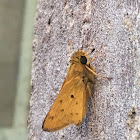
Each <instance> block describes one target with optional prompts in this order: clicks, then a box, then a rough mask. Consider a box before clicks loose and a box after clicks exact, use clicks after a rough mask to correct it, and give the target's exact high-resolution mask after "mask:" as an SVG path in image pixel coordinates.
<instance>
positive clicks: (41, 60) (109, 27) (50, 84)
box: [28, 0, 140, 140]
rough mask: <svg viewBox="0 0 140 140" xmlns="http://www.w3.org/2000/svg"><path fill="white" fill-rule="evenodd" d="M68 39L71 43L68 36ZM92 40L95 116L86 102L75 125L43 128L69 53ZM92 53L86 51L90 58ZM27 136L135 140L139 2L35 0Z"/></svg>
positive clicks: (139, 135) (139, 91) (139, 101)
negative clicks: (85, 109) (53, 129)
mask: <svg viewBox="0 0 140 140" xmlns="http://www.w3.org/2000/svg"><path fill="white" fill-rule="evenodd" d="M69 39H71V40H72V47H70V46H69V45H68V40H69ZM91 42H93V44H94V47H95V49H96V51H97V50H98V49H99V47H100V46H101V44H103V48H102V50H101V53H100V54H99V56H98V58H97V59H96V60H95V61H94V62H93V66H94V67H95V69H96V72H97V73H100V74H102V75H107V76H110V77H112V78H113V79H112V80H106V79H102V78H99V77H97V78H96V82H95V86H94V93H93V94H94V100H95V106H96V119H95V118H94V114H93V110H92V107H91V103H90V102H89V107H88V112H87V115H86V117H85V119H84V121H83V123H82V124H81V126H80V127H79V128H77V127H76V126H75V125H71V126H69V127H67V128H65V129H63V130H60V131H58V132H53V133H49V132H44V131H43V130H42V123H43V120H44V118H45V116H46V114H47V113H48V111H49V109H50V107H51V105H52V104H53V102H54V100H55V98H56V96H57V95H58V93H59V90H60V88H61V85H62V83H63V80H64V78H65V75H66V72H67V68H68V64H69V60H70V56H71V55H72V53H73V52H75V51H77V50H78V49H83V50H85V51H88V48H89V45H90V43H91ZM93 56H94V54H91V57H93ZM28 126H29V131H30V133H29V140H61V139H63V140H87V139H89V140H138V139H140V1H139V0H96V1H95V0H38V5H37V14H36V18H35V39H34V43H33V65H32V96H31V100H30V113H29V119H28Z"/></svg>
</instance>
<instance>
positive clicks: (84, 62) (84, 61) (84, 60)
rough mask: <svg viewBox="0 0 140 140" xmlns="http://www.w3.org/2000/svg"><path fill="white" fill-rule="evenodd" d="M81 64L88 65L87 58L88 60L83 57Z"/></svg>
mask: <svg viewBox="0 0 140 140" xmlns="http://www.w3.org/2000/svg"><path fill="white" fill-rule="evenodd" d="M80 62H81V63H82V64H86V63H87V58H86V57H85V56H81V58H80Z"/></svg>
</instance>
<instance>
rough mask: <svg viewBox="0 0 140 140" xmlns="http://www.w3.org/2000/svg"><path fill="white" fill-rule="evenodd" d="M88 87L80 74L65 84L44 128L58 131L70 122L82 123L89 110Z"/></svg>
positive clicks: (45, 121) (46, 119) (44, 123)
mask: <svg viewBox="0 0 140 140" xmlns="http://www.w3.org/2000/svg"><path fill="white" fill-rule="evenodd" d="M87 98H88V97H87V89H86V85H85V84H84V82H83V79H82V78H81V77H80V76H76V77H73V78H71V79H70V80H69V81H67V82H65V84H63V86H62V88H61V90H60V93H59V95H58V96H57V98H56V100H55V102H54V104H53V105H52V107H51V109H50V111H49V113H48V114H47V116H46V118H45V120H44V122H43V130H45V131H49V132H52V131H57V130H60V129H62V128H64V127H66V126H68V125H70V124H76V125H78V124H80V123H81V122H82V120H83V118H84V116H85V115H86V111H87Z"/></svg>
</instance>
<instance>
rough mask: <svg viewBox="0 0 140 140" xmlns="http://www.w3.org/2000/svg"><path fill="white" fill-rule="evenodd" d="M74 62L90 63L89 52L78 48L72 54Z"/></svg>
mask: <svg viewBox="0 0 140 140" xmlns="http://www.w3.org/2000/svg"><path fill="white" fill-rule="evenodd" d="M71 61H72V62H78V63H81V64H83V65H88V64H89V56H88V54H87V53H85V52H84V51H83V50H78V51H77V52H75V53H74V54H73V55H72V58H71Z"/></svg>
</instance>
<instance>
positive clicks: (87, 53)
mask: <svg viewBox="0 0 140 140" xmlns="http://www.w3.org/2000/svg"><path fill="white" fill-rule="evenodd" d="M92 44H93V42H91V44H90V46H89V49H88V52H87V54H88V55H89V53H90V50H91V47H92Z"/></svg>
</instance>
